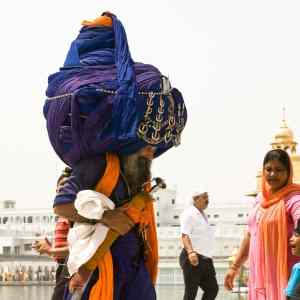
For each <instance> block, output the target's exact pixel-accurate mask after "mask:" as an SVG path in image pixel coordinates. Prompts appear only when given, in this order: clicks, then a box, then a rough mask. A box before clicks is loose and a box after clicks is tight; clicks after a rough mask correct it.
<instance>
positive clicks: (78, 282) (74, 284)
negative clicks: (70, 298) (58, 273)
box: [69, 266, 91, 294]
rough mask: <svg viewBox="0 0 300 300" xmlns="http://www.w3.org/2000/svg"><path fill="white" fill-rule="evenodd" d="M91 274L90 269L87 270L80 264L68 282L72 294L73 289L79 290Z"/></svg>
mask: <svg viewBox="0 0 300 300" xmlns="http://www.w3.org/2000/svg"><path fill="white" fill-rule="evenodd" d="M90 274H91V271H89V270H87V269H86V268H85V267H84V266H81V267H80V268H79V270H78V272H77V273H75V274H74V275H73V276H72V278H71V279H70V282H69V290H70V292H71V293H72V294H73V293H74V291H75V290H78V289H79V290H81V289H82V287H83V286H84V284H85V283H86V282H87V280H88V279H89V277H90Z"/></svg>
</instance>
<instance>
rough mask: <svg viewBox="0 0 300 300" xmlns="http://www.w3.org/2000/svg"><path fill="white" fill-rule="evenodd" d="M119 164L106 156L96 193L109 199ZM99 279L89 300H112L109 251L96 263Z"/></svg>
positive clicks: (113, 157) (111, 264)
mask: <svg viewBox="0 0 300 300" xmlns="http://www.w3.org/2000/svg"><path fill="white" fill-rule="evenodd" d="M119 174H120V162H119V159H118V157H117V156H116V155H113V154H111V153H107V154H106V169H105V172H104V175H103V176H102V178H101V179H100V181H99V182H98V184H97V186H96V191H97V192H99V193H102V194H104V195H106V196H107V197H109V196H110V195H111V193H112V191H113V189H114V188H115V186H116V185H117V182H118V179H119ZM98 269H99V279H98V281H97V282H96V283H95V285H94V286H93V288H92V289H91V292H90V296H89V299H90V300H93V299H95V300H96V299H97V300H113V290H114V271H113V261H112V256H111V253H110V250H108V251H107V252H106V253H105V255H104V256H103V257H102V258H101V259H100V260H99V261H98Z"/></svg>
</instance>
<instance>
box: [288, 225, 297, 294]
mask: <svg viewBox="0 0 300 300" xmlns="http://www.w3.org/2000/svg"><path fill="white" fill-rule="evenodd" d="M290 245H291V248H292V254H293V255H297V256H300V220H298V224H297V227H296V228H295V230H294V234H293V236H292V237H291V239H290ZM285 294H286V296H287V298H288V299H290V300H297V299H298V300H299V299H300V263H296V264H294V266H293V269H292V272H291V276H290V278H289V281H288V285H287V288H286V289H285Z"/></svg>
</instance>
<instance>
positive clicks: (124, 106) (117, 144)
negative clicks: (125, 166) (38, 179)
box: [44, 13, 187, 166]
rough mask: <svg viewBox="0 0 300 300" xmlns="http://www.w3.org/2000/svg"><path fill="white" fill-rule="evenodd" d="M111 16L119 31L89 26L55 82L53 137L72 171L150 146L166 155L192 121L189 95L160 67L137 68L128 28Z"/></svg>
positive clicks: (49, 102) (50, 94)
mask: <svg viewBox="0 0 300 300" xmlns="http://www.w3.org/2000/svg"><path fill="white" fill-rule="evenodd" d="M105 18H106V19H107V18H110V19H111V25H112V26H109V24H107V23H109V22H106V23H105V25H103V26H101V25H99V24H96V23H93V22H88V21H85V22H84V23H83V24H84V26H83V27H82V29H81V30H80V32H79V35H78V37H77V38H76V39H75V40H74V41H73V42H72V44H71V47H70V50H69V52H68V54H67V57H66V60H65V63H64V66H63V67H62V68H60V70H59V72H57V73H54V74H52V75H50V76H49V78H48V88H47V91H46V96H47V99H46V101H45V104H44V116H45V118H46V120H47V130H48V135H49V139H50V142H51V144H52V146H53V148H54V150H55V151H56V153H57V154H58V156H59V157H60V158H61V159H62V160H63V161H64V162H65V163H66V164H68V165H70V166H72V165H74V164H75V163H76V162H77V161H79V160H81V159H83V158H87V157H90V156H94V155H99V154H102V153H105V152H115V153H119V154H125V155H126V154H130V153H134V152H136V151H137V150H139V149H140V148H142V147H144V146H146V145H153V146H155V147H156V148H157V150H156V153H155V156H159V155H161V154H162V153H164V152H165V151H167V150H168V149H170V148H171V147H172V146H176V145H178V144H179V143H180V135H181V132H182V130H183V128H184V126H185V123H186V119H187V112H186V108H185V104H184V101H183V98H182V95H181V93H180V92H179V91H178V90H177V89H176V88H173V87H171V85H170V83H169V80H168V78H166V77H164V76H163V75H162V74H161V73H160V72H159V70H158V69H157V68H155V67H154V66H152V65H147V64H142V63H135V62H134V61H133V60H132V58H131V55H130V51H129V47H128V43H127V38H126V33H125V30H124V28H123V26H122V24H121V22H120V21H119V20H118V19H117V18H116V16H114V15H112V14H110V13H105ZM159 46H162V45H158V47H159Z"/></svg>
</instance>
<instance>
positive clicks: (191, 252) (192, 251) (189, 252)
mask: <svg viewBox="0 0 300 300" xmlns="http://www.w3.org/2000/svg"><path fill="white" fill-rule="evenodd" d="M193 253H195V254H197V252H196V251H194V250H191V251H188V252H187V254H188V255H190V254H193Z"/></svg>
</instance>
